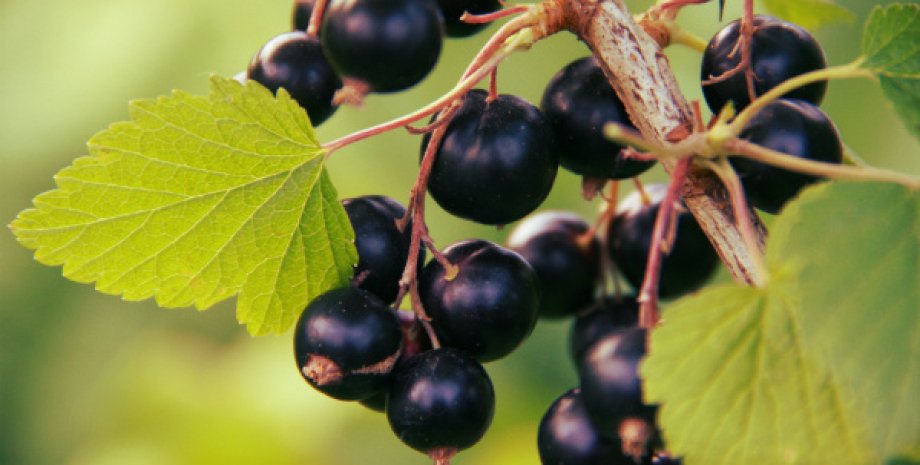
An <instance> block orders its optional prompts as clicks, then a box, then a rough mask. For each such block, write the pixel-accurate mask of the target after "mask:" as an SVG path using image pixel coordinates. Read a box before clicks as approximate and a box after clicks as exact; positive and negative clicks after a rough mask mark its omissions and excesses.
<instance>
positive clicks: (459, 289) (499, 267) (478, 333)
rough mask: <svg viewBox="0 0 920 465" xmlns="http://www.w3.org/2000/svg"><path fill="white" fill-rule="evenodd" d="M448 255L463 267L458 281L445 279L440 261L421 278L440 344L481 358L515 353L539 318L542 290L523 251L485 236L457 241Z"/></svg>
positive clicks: (424, 301) (421, 289)
mask: <svg viewBox="0 0 920 465" xmlns="http://www.w3.org/2000/svg"><path fill="white" fill-rule="evenodd" d="M444 256H445V258H447V260H448V261H449V262H450V263H452V264H454V265H456V266H457V267H458V268H459V273H458V274H457V276H456V277H454V279H452V280H450V281H448V280H447V279H445V271H444V267H442V266H441V264H440V263H439V262H438V261H437V260H432V261H431V262H429V263H428V265H427V266H426V267H425V269H424V270H422V273H421V274H420V275H419V279H418V290H419V295H420V296H421V299H422V305H423V306H424V308H425V311H426V312H427V313H428V316H429V317H431V319H432V322H431V323H432V326H433V327H434V330H435V332H436V333H437V336H438V338H439V339H440V341H441V344H442V345H444V346H445V347H456V348H458V349H462V350H464V351H465V352H467V353H468V354H470V355H472V356H473V357H474V358H476V359H477V360H479V361H480V362H489V361H492V360H496V359H499V358H501V357H504V356H505V355H508V354H509V353H511V351H513V350H514V349H515V348H517V346H518V345H520V344H521V342H523V341H524V339H526V338H527V336H529V335H530V333H531V331H533V328H534V325H535V324H536V322H537V308H538V306H539V304H540V289H539V284H538V280H537V275H536V273H534V271H533V268H531V267H530V265H528V264H527V262H526V261H525V260H524V259H523V258H521V256H520V255H518V254H516V253H514V252H512V251H510V250H507V249H504V248H502V247H499V246H497V245H495V244H493V243H491V242H487V241H483V240H471V241H465V242H460V243H457V244H454V245H452V246H450V247H448V248H447V249H446V250H444Z"/></svg>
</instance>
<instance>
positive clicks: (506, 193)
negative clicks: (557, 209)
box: [421, 89, 559, 224]
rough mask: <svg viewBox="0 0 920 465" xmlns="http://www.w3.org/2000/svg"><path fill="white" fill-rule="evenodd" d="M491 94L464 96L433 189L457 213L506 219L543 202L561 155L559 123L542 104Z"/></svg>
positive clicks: (479, 92)
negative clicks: (555, 129) (557, 140)
mask: <svg viewBox="0 0 920 465" xmlns="http://www.w3.org/2000/svg"><path fill="white" fill-rule="evenodd" d="M486 98H487V93H486V92H485V91H483V90H479V89H476V90H472V91H470V92H469V93H468V94H467V95H466V97H465V98H464V99H463V106H462V107H461V108H460V110H459V111H457V113H456V114H455V115H454V118H453V120H451V122H450V124H448V126H447V129H446V131H445V134H444V139H443V140H442V142H441V147H440V148H439V150H438V152H437V155H436V158H435V162H434V165H433V167H432V170H431V178H430V179H429V181H428V190H429V192H431V196H432V197H433V198H434V200H435V201H436V202H437V203H438V205H440V206H441V207H442V208H444V210H447V211H448V212H449V213H451V214H453V215H455V216H459V217H461V218H466V219H469V220H472V221H476V222H479V223H484V224H506V223H510V222H512V221H515V220H518V219H521V218H523V217H524V216H526V215H527V214H528V213H530V212H532V211H534V210H535V209H536V208H537V207H538V206H539V205H540V204H541V203H543V200H544V199H546V196H547V195H549V191H550V189H551V188H552V187H553V181H554V180H555V179H556V171H557V170H558V166H559V161H558V158H557V156H556V145H555V137H554V135H553V129H552V127H551V126H550V124H549V122H548V121H547V120H546V118H544V117H543V113H542V112H541V111H540V110H539V109H538V108H537V107H535V106H533V105H531V104H530V103H528V102H527V101H525V100H523V99H521V98H519V97H515V96H512V95H499V96H498V98H496V99H495V100H493V101H491V102H487V101H486ZM428 140H429V137H428V136H426V137H425V138H424V139H423V142H422V150H421V153H422V154H424V153H425V147H427V145H428Z"/></svg>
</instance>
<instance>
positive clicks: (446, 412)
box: [386, 348, 495, 463]
mask: <svg viewBox="0 0 920 465" xmlns="http://www.w3.org/2000/svg"><path fill="white" fill-rule="evenodd" d="M386 411H387V419H388V420H389V422H390V427H391V428H392V429H393V432H394V433H396V436H398V437H399V439H400V440H401V441H402V442H404V443H406V444H407V445H408V446H409V447H411V448H413V449H415V450H417V451H420V452H422V453H425V454H428V455H429V456H431V457H432V458H434V459H436V460H438V459H440V460H445V459H447V460H449V457H450V456H451V455H453V454H454V453H456V452H457V451H460V450H463V449H466V448H468V447H470V446H472V445H473V444H475V443H476V442H478V441H479V439H480V438H482V436H483V435H484V434H485V432H486V430H487V429H488V428H489V425H490V424H491V423H492V416H493V414H494V412H495V391H494V390H493V388H492V381H491V380H490V379H489V376H488V374H486V371H485V370H484V369H483V368H482V365H480V364H479V363H478V362H476V360H473V359H472V358H471V357H470V356H469V355H467V354H465V353H463V352H462V351H459V350H457V349H450V348H441V349H435V350H431V351H428V352H424V353H421V354H419V355H416V356H415V357H412V358H410V359H409V360H407V361H406V363H404V364H401V365H400V366H399V368H398V369H397V370H396V372H395V373H394V377H393V384H392V386H391V388H390V395H389V397H388V399H387V406H386ZM438 463H442V462H438ZM444 463H446V462H444Z"/></svg>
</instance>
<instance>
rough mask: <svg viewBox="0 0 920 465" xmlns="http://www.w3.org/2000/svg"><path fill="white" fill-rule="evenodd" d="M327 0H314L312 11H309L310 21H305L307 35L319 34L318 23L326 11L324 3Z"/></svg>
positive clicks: (314, 35)
mask: <svg viewBox="0 0 920 465" xmlns="http://www.w3.org/2000/svg"><path fill="white" fill-rule="evenodd" d="M327 3H328V0H316V3H315V4H313V12H312V13H310V22H309V23H307V35H308V36H310V37H316V36H318V35H319V28H320V25H322V24H323V15H324V14H325V13H326V4H327Z"/></svg>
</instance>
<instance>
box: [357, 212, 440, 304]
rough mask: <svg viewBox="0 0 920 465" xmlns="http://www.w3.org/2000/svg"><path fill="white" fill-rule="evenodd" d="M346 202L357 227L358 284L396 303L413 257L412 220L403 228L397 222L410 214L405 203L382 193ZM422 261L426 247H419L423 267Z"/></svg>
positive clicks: (384, 299)
mask: <svg viewBox="0 0 920 465" xmlns="http://www.w3.org/2000/svg"><path fill="white" fill-rule="evenodd" d="M342 204H343V205H344V206H345V213H347V214H348V219H349V221H351V226H352V228H353V229H354V231H355V248H357V249H358V264H357V265H356V266H355V276H358V277H359V285H358V287H360V288H362V289H367V290H369V291H371V292H373V293H374V294H376V295H377V297H380V299H381V300H383V301H384V302H387V303H392V302H393V300H394V299H396V294H397V293H398V292H399V279H400V278H401V277H402V273H403V270H404V269H405V267H406V260H408V258H409V243H410V241H411V239H412V221H411V220H410V221H409V222H408V223H407V224H406V225H405V227H404V228H403V230H402V231H400V230H399V227H398V225H397V224H396V221H397V220H399V219H400V218H402V217H403V216H404V215H405V214H406V209H405V207H403V206H402V205H401V204H400V203H399V202H397V201H395V200H393V199H391V198H389V197H384V196H379V195H370V196H364V197H357V198H353V199H346V200H343V201H342ZM422 263H424V250H421V251H419V259H418V265H419V267H421V265H422Z"/></svg>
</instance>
